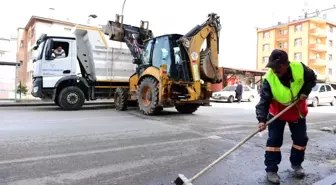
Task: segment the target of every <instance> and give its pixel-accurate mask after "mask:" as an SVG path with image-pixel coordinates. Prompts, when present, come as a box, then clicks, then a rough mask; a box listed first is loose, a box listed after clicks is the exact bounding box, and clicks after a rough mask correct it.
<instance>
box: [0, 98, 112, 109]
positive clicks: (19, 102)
mask: <svg viewBox="0 0 336 185" xmlns="http://www.w3.org/2000/svg"><path fill="white" fill-rule="evenodd" d="M105 104H113V100H112V99H110V100H95V101H86V102H85V105H105ZM22 106H56V105H55V103H54V102H53V101H50V100H48V101H47V100H17V101H16V102H15V101H14V100H0V107H22Z"/></svg>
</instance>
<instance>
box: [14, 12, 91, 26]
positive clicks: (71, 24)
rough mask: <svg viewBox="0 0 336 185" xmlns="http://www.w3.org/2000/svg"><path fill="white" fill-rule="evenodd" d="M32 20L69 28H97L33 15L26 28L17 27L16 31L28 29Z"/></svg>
mask: <svg viewBox="0 0 336 185" xmlns="http://www.w3.org/2000/svg"><path fill="white" fill-rule="evenodd" d="M34 20H41V21H46V22H53V23H59V24H64V25H69V26H76V25H80V26H84V27H92V28H97V27H95V26H92V25H88V24H79V23H75V22H70V21H66V20H59V19H53V18H47V17H41V16H35V15H33V16H31V17H30V19H29V21H28V23H27V24H26V26H25V27H24V28H21V27H19V28H18V29H28V27H29V25H31V24H32V22H33V21H34Z"/></svg>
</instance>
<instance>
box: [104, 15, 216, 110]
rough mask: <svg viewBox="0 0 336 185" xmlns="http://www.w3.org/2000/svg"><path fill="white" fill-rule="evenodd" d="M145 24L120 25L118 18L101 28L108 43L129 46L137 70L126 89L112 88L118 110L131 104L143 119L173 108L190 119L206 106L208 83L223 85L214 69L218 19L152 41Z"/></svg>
mask: <svg viewBox="0 0 336 185" xmlns="http://www.w3.org/2000/svg"><path fill="white" fill-rule="evenodd" d="M148 24H149V23H148V22H145V21H141V25H140V27H134V26H131V25H127V24H123V22H122V21H121V22H120V16H118V15H117V19H116V20H115V21H108V23H107V24H106V25H105V26H104V28H103V30H104V33H105V34H106V35H108V36H109V39H110V40H114V41H119V42H125V43H126V44H127V46H128V47H129V49H130V50H131V53H132V55H133V57H134V59H133V63H134V64H136V65H137V69H136V73H135V74H133V75H132V76H131V77H130V79H129V88H118V89H116V92H115V96H114V101H115V105H116V109H117V110H120V111H122V110H126V109H127V105H128V104H129V103H130V102H132V101H136V102H137V106H138V107H139V109H140V111H141V112H142V113H143V114H145V115H154V114H157V113H159V112H160V111H162V110H163V108H165V107H173V106H175V108H176V109H177V110H178V111H179V112H180V113H184V114H191V113H193V112H195V111H196V110H197V109H198V108H199V107H200V106H209V105H210V97H211V95H212V91H211V84H213V83H220V82H221V81H222V79H221V76H220V74H219V70H218V54H219V32H220V30H221V25H220V19H219V16H218V15H216V14H215V13H211V14H209V15H208V18H207V20H206V21H205V22H204V23H203V24H201V25H197V26H196V27H194V28H193V29H192V30H191V31H189V32H188V33H187V34H185V35H181V34H168V35H162V36H157V37H154V36H153V33H152V31H151V30H149V29H148ZM203 43H206V48H205V49H202V46H203ZM201 49H202V50H201Z"/></svg>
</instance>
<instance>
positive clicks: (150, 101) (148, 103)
mask: <svg viewBox="0 0 336 185" xmlns="http://www.w3.org/2000/svg"><path fill="white" fill-rule="evenodd" d="M138 106H139V109H140V111H141V112H142V113H143V114H145V115H155V114H158V113H159V112H160V111H161V110H162V107H160V106H159V83H158V81H157V80H156V79H154V78H152V77H146V78H145V79H143V80H142V81H141V83H140V87H139V91H138Z"/></svg>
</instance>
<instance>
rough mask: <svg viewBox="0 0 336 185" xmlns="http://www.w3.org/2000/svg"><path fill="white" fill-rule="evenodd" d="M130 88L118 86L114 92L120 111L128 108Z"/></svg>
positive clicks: (116, 105) (117, 107) (115, 102)
mask: <svg viewBox="0 0 336 185" xmlns="http://www.w3.org/2000/svg"><path fill="white" fill-rule="evenodd" d="M127 99H128V90H127V89H124V88H117V89H116V91H115V93H114V104H115V108H116V109H117V110H119V111H124V110H126V109H127Z"/></svg>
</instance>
